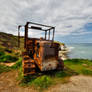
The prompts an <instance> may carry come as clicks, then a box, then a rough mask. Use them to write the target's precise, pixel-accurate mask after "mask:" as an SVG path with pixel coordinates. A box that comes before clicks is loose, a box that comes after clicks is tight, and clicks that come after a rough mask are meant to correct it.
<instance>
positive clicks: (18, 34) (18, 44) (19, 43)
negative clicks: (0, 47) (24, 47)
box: [18, 25, 23, 47]
mask: <svg viewBox="0 0 92 92" xmlns="http://www.w3.org/2000/svg"><path fill="white" fill-rule="evenodd" d="M22 26H23V25H19V26H18V47H20V28H21V27H22Z"/></svg>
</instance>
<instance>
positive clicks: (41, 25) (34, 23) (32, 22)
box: [27, 22, 52, 27]
mask: <svg viewBox="0 0 92 92" xmlns="http://www.w3.org/2000/svg"><path fill="white" fill-rule="evenodd" d="M27 23H29V24H35V25H39V26H44V27H52V26H47V25H43V24H39V23H34V22H27Z"/></svg>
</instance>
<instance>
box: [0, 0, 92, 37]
mask: <svg viewBox="0 0 92 92" xmlns="http://www.w3.org/2000/svg"><path fill="white" fill-rule="evenodd" d="M26 21H33V22H38V23H44V24H48V25H52V26H56V37H57V36H58V35H59V36H66V35H83V34H90V32H88V31H87V30H85V29H84V26H85V25H86V24H88V23H92V0H0V31H3V32H7V33H12V34H15V35H17V26H18V25H19V24H22V25H24V24H25V23H26ZM36 32H37V31H36ZM31 34H33V35H34V36H36V35H37V33H33V32H31Z"/></svg>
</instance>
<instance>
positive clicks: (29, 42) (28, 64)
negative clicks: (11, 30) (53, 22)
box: [18, 22, 64, 76]
mask: <svg viewBox="0 0 92 92" xmlns="http://www.w3.org/2000/svg"><path fill="white" fill-rule="evenodd" d="M21 27H22V25H19V26H18V46H19V47H20V28H21ZM23 27H24V49H25V51H24V52H23V54H22V56H23V61H22V66H23V73H24V76H27V75H33V74H36V70H37V69H39V70H40V71H41V72H43V71H49V70H55V69H57V70H62V69H63V68H64V63H63V60H62V59H61V58H60V57H59V55H58V54H59V50H60V44H59V43H57V42H54V33H55V27H52V26H47V25H43V24H38V23H33V22H27V23H26V25H24V26H23ZM29 29H32V30H33V29H34V30H41V31H43V32H44V33H45V37H44V38H42V37H40V38H29V37H28V31H31V30H29ZM51 32H52V34H51ZM47 37H48V38H47ZM51 37H52V39H51Z"/></svg>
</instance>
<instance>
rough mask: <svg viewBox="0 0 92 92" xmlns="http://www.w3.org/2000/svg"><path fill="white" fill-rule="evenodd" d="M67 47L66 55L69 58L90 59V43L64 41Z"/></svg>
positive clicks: (91, 55) (91, 56) (91, 54)
mask: <svg viewBox="0 0 92 92" xmlns="http://www.w3.org/2000/svg"><path fill="white" fill-rule="evenodd" d="M66 47H67V48H68V49H69V52H68V57H69V58H70V59H73V58H79V59H90V60H92V43H66Z"/></svg>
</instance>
